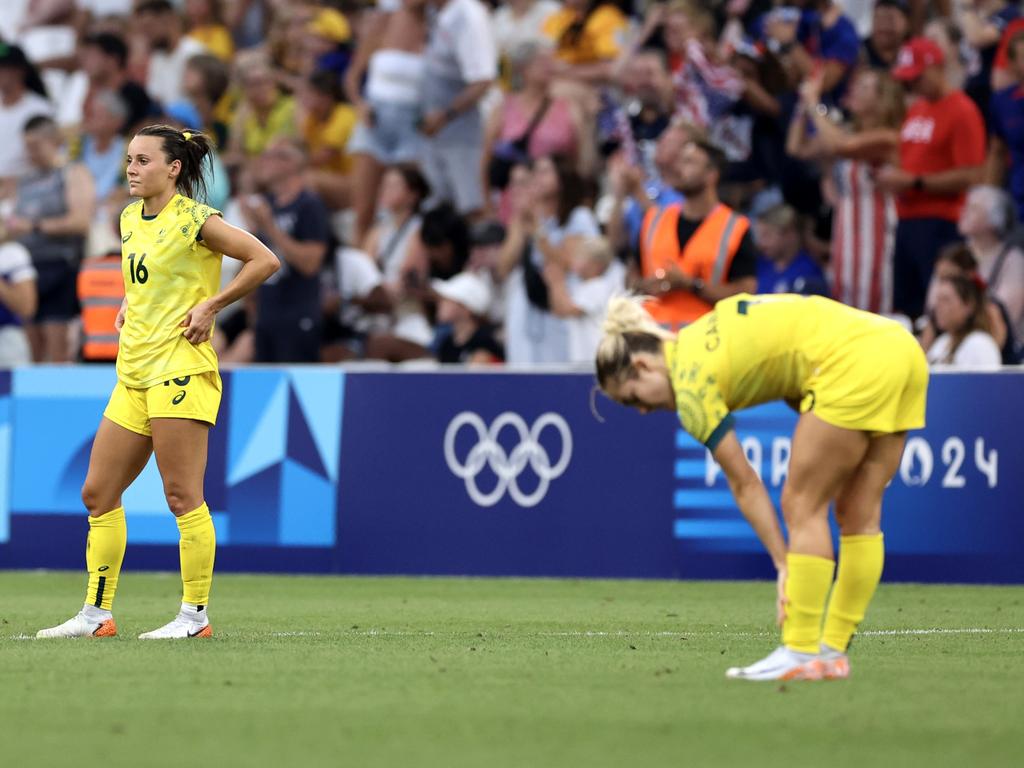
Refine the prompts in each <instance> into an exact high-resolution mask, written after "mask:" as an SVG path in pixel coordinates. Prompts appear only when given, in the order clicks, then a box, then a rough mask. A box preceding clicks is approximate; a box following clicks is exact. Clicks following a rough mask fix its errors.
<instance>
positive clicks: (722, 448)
mask: <svg viewBox="0 0 1024 768" xmlns="http://www.w3.org/2000/svg"><path fill="white" fill-rule="evenodd" d="M597 380H598V384H599V385H600V387H601V389H602V390H604V392H605V393H606V394H607V395H608V396H609V397H611V398H612V399H614V400H616V401H618V402H620V403H622V404H623V405H626V406H630V407H633V408H636V409H637V410H639V411H640V412H641V413H648V412H650V411H653V410H661V409H664V410H673V411H676V412H677V413H678V415H679V419H680V421H681V422H682V425H683V428H684V429H686V431H687V432H689V433H690V434H691V435H693V436H694V437H696V438H697V439H698V440H699V441H700V442H702V443H704V445H706V446H707V447H708V449H709V450H710V451H711V453H712V455H713V456H714V457H715V460H716V461H717V462H718V463H719V464H720V465H721V466H722V469H723V471H724V472H725V475H726V477H727V479H728V481H729V487H730V489H731V490H732V492H733V495H734V496H735V497H736V502H737V504H738V505H739V508H740V511H741V512H742V513H743V516H744V517H746V519H747V520H748V521H749V522H750V524H751V526H753V528H754V530H755V531H756V532H757V535H758V537H759V538H760V539H761V542H762V543H763V544H764V546H765V547H766V548H767V550H768V552H769V553H770V554H771V557H772V560H773V561H774V562H775V567H776V569H777V570H778V573H779V579H778V583H779V602H778V612H779V621H780V623H781V624H782V643H783V644H782V646H781V647H779V648H778V649H776V650H775V652H773V653H772V654H771V655H769V656H768V657H767V658H765V659H762V660H761V661H759V662H757V663H756V664H753V665H751V666H749V667H742V668H732V669H730V670H729V671H728V672H727V673H726V674H727V675H728V676H729V677H733V678H741V679H745V680H779V679H784V680H793V679H818V678H821V677H825V678H841V677H847V676H848V675H849V672H850V665H849V660H848V658H847V656H846V650H847V647H848V646H849V643H850V638H851V637H853V633H854V632H855V631H856V629H857V625H858V624H859V623H860V621H861V620H862V619H863V618H864V613H865V611H866V610H867V606H868V603H869V602H871V598H872V596H873V595H874V592H875V588H876V587H877V586H878V582H879V580H880V579H881V576H882V561H883V546H882V533H881V528H880V523H881V515H882V494H883V492H884V491H885V487H886V485H887V484H888V482H889V481H890V480H891V479H892V477H893V475H894V474H895V473H896V470H897V468H898V467H899V462H900V456H901V454H902V452H903V444H904V442H905V440H906V432H907V430H910V429H918V428H920V427H923V426H924V413H925V395H926V390H927V388H928V366H927V364H926V362H925V358H924V354H923V353H922V352H921V349H920V347H919V346H918V344H917V342H916V341H915V340H914V338H913V337H912V336H911V335H910V334H909V333H907V332H906V331H904V330H903V328H902V327H900V326H899V325H898V324H896V323H894V322H892V321H890V320H886V319H885V318H882V317H880V316H878V315H872V314H869V313H867V312H862V311H860V310H856V309H852V308H850V307H846V306H844V305H842V304H838V303H836V302H834V301H832V300H830V299H825V298H821V297H801V296H792V295H777V296H749V295H746V294H739V295H737V296H733V297H731V298H728V299H725V300H724V301H720V302H718V304H716V305H715V309H714V310H713V311H712V312H710V313H708V314H707V315H705V316H704V317H702V318H700V319H699V320H698V321H697V322H695V323H693V324H692V325H689V326H687V327H685V328H683V329H682V330H681V331H680V332H679V334H678V336H673V335H672V334H670V333H668V332H667V331H664V330H663V329H662V328H661V327H660V326H658V325H657V324H656V323H655V322H654V321H653V319H652V318H651V317H650V315H648V314H647V312H646V311H645V310H644V309H643V308H642V306H641V305H640V304H639V303H638V300H636V299H630V298H616V299H613V300H612V301H611V303H610V304H609V308H608V317H607V320H606V321H605V335H604V337H603V339H602V341H601V345H600V346H599V347H598V350H597ZM771 400H785V401H786V402H788V403H789V404H791V405H792V406H794V407H796V408H798V410H799V412H800V414H801V415H800V419H799V421H798V422H797V426H796V431H795V432H794V433H793V444H792V452H791V454H790V461H789V476H788V477H787V479H786V485H785V487H784V488H783V490H782V513H783V516H784V517H785V520H786V526H787V528H788V529H789V546H788V548H787V545H786V542H785V540H784V539H783V535H782V531H781V530H780V528H779V523H778V519H777V517H776V515H775V509H774V507H773V505H772V503H771V500H770V499H769V498H768V493H767V491H766V490H765V487H764V485H763V484H762V483H761V481H760V479H759V478H758V476H757V475H756V474H755V473H754V470H753V469H752V468H751V466H750V465H749V464H748V463H747V459H746V457H745V455H744V453H743V449H742V448H741V447H740V443H739V440H737V438H736V434H735V432H734V431H733V419H732V416H731V415H730V414H731V412H732V411H735V410H739V409H741V408H747V407H749V406H752V405H757V404H759V403H765V402H768V401H771ZM831 502H834V503H835V514H836V518H837V520H838V522H839V529H840V532H841V537H840V544H839V570H838V575H837V576H836V580H835V586H834V587H833V584H832V577H833V573H834V571H835V560H834V557H833V552H832V538H831V535H830V531H829V526H828V506H829V503H831ZM830 588H831V590H832V596H831V599H829V589H830ZM826 600H828V606H827V608H828V610H827V612H826V610H825V609H826ZM823 614H824V615H825V621H824V627H822V615H823Z"/></svg>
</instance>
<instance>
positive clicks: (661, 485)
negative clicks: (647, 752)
mask: <svg viewBox="0 0 1024 768" xmlns="http://www.w3.org/2000/svg"><path fill="white" fill-rule="evenodd" d="M223 379H224V397H223V401H222V405H221V410H220V415H219V417H218V424H217V426H216V427H215V428H214V429H213V430H212V431H211V433H210V450H209V462H208V470H207V476H206V497H207V501H208V503H209V505H210V508H211V511H212V513H213V516H214V522H215V525H216V527H217V534H218V542H219V545H220V547H219V550H218V555H217V564H218V568H219V569H222V570H250V571H295V572H346V573H388V574H390V573H396V574H400V573H404V574H467V575H525V576H533V575H537V576H539V575H544V576H599V577H669V578H671V577H701V578H746V577H767V576H771V565H770V562H769V560H768V558H767V556H766V555H765V553H764V552H763V551H762V549H761V546H760V543H759V542H758V541H757V539H756V537H755V536H754V534H753V531H752V530H751V529H750V528H749V527H748V526H747V524H746V522H745V521H744V520H743V518H742V516H741V515H740V513H739V511H738V510H737V508H736V505H735V502H734V501H733V499H732V497H731V495H730V493H729V490H728V487H727V484H726V481H725V478H724V477H723V476H722V473H721V471H720V469H719V467H718V466H717V465H716V464H715V462H714V461H713V460H711V458H710V456H709V455H708V453H707V451H706V450H705V449H704V448H703V446H701V445H698V444H697V443H695V442H694V441H693V440H692V439H691V438H690V437H689V436H687V435H686V434H685V433H683V432H682V431H681V430H680V429H679V428H678V425H677V422H676V420H675V418H674V417H673V416H672V415H671V414H667V413H661V414H656V415H651V416H646V417H641V416H639V415H638V414H637V413H636V412H634V411H630V410H627V409H625V408H622V407H620V406H617V405H615V404H613V403H610V402H608V401H607V400H606V399H604V398H602V397H598V398H597V409H598V411H599V412H600V418H598V417H597V416H595V415H594V413H593V412H592V411H591V386H592V381H593V380H592V377H591V376H589V375H587V374H580V373H555V372H552V373H509V372H465V371H451V372H430V373H422V372H416V373H413V372H407V371H406V372H378V373H373V372H366V371H359V372H347V373H345V372H342V371H340V370H339V369H336V368H329V367H300V368H245V369H240V370H237V371H230V372H225V373H224V375H223ZM113 384H114V374H113V371H112V369H110V368H102V367H81V368H80V367H60V368H53V367H51V368H47V367H37V368H22V369H18V370H16V371H15V372H14V373H13V374H9V373H7V372H4V371H0V567H53V568H81V567H82V562H83V558H84V554H83V547H84V538H85V531H86V523H85V519H84V515H85V513H84V510H83V509H82V505H81V500H80V498H79V492H80V487H81V484H82V481H83V480H84V479H85V472H86V469H87V466H88V460H89V452H90V450H91V445H92V440H93V437H94V435H95V432H96V428H97V425H98V424H99V420H100V415H101V413H102V410H103V407H104V405H105V403H106V401H107V397H108V396H109V393H110V390H111V389H112V387H113ZM343 422H344V430H343V429H342V423H343ZM795 424H796V415H795V414H794V413H793V412H791V411H790V410H789V409H788V408H786V407H784V406H781V405H777V404H772V405H767V406H761V407H759V408H754V409H751V410H749V411H745V412H742V413H740V414H737V433H738V436H739V438H740V440H741V443H742V445H743V448H744V450H745V452H746V454H747V457H748V458H749V459H750V461H751V464H752V466H753V467H754V469H755V470H756V471H757V472H758V473H759V475H760V476H761V477H762V479H763V480H764V482H765V485H766V486H767V488H768V491H769V494H770V495H771V497H772V499H773V500H774V502H775V503H776V506H778V502H779V498H780V494H781V489H782V487H783V485H784V483H785V481H786V477H787V472H788V465H789V456H790V453H791V450H792V442H791V436H792V432H793V428H794V426H795ZM1021 424H1024V372H1009V371H1007V372H1003V373H997V374H939V375H935V376H933V378H932V382H931V385H930V388H929V402H928V426H927V428H926V429H924V430H920V431H917V432H914V433H912V434H911V435H910V438H909V440H908V443H907V450H906V451H905V453H904V456H903V458H902V462H901V465H900V469H899V472H898V473H897V475H896V477H895V478H894V480H893V482H892V484H891V486H890V488H889V489H888V491H887V493H886V497H885V501H884V512H883V529H884V530H885V534H886V551H887V560H886V578H887V579H891V580H918V581H964V582H1004V583H1024V558H1020V557H1019V556H1018V555H1017V549H1018V548H1019V546H1020V544H1021V542H1022V541H1024V515H1021V511H1022V509H1024V473H1022V471H1021V469H1022V467H1024V444H1022V442H1021V441H1020V439H1019V436H1018V434H1019V430H1020V425H1021ZM8 481H9V482H8ZM124 499H125V506H126V507H127V515H128V531H129V544H130V546H129V549H128V555H127V558H126V565H127V567H129V568H139V569H145V568H160V569H176V568H177V557H178V555H177V540H178V534H177V527H176V526H175V524H174V520H173V518H172V517H171V515H170V514H169V512H168V511H167V508H166V503H165V501H164V498H163V486H162V481H161V479H160V477H159V473H158V472H157V471H156V467H155V463H154V462H150V465H149V466H147V468H146V469H145V470H144V471H143V473H142V475H141V476H140V477H139V478H138V480H136V482H135V483H134V484H133V486H132V487H131V489H129V491H128V492H126V493H125V496H124Z"/></svg>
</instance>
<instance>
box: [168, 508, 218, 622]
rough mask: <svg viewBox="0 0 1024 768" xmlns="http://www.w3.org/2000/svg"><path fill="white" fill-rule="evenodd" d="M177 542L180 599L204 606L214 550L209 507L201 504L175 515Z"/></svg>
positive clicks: (215, 548)
mask: <svg viewBox="0 0 1024 768" xmlns="http://www.w3.org/2000/svg"><path fill="white" fill-rule="evenodd" d="M177 521H178V530H179V531H180V532H181V541H180V543H179V545H178V549H179V552H180V553H181V584H182V588H183V597H182V602H184V603H192V604H194V605H206V604H207V603H208V602H209V601H210V582H212V581H213V556H214V553H215V552H216V550H217V533H216V531H214V529H213V518H212V517H210V508H209V507H207V506H206V502H203V504H202V506H200V507H198V508H197V509H193V510H192V511H191V512H189V513H187V514H184V515H182V516H181V517H179V518H177Z"/></svg>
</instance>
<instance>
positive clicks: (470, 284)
mask: <svg viewBox="0 0 1024 768" xmlns="http://www.w3.org/2000/svg"><path fill="white" fill-rule="evenodd" d="M431 285H432V286H433V288H434V290H435V291H437V293H438V295H439V296H441V297H442V298H445V299H450V300H451V301H454V302H455V303H457V304H461V305H462V306H464V307H465V308H466V309H468V310H469V311H470V312H472V313H473V314H474V315H486V314H487V310H489V309H490V308H491V286H490V285H489V284H488V283H487V281H486V280H484V279H483V278H482V277H480V276H479V275H476V274H474V273H472V272H460V273H459V274H457V275H456V276H455V277H453V278H451V279H449V280H434V281H433V283H432V284H431Z"/></svg>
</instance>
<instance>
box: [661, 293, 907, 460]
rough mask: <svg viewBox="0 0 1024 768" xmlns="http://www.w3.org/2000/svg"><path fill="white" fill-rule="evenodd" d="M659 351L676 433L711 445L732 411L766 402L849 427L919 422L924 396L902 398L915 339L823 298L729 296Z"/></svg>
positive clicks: (895, 427)
mask: <svg viewBox="0 0 1024 768" xmlns="http://www.w3.org/2000/svg"><path fill="white" fill-rule="evenodd" d="M665 354H666V359H667V362H668V366H669V370H670V372H671V377H672V386H673V390H674V392H675V396H676V407H677V411H678V414H679V418H680V421H681V422H682V425H683V428H684V429H686V431H687V432H689V433H690V434H691V435H693V436H694V437H695V438H697V440H699V441H700V442H702V443H704V444H705V445H707V446H708V447H709V448H714V447H715V446H716V445H717V444H718V441H719V440H721V438H722V437H723V436H724V435H725V434H726V433H727V432H728V431H729V429H730V427H731V426H732V420H731V418H730V413H731V412H732V411H737V410H740V409H743V408H748V407H750V406H753V405H758V404H760V403H767V402H770V401H773V400H785V401H786V402H788V403H790V404H791V405H793V406H794V407H796V406H798V405H799V410H800V411H801V412H804V411H808V410H813V411H814V412H815V414H816V415H818V416H819V417H821V418H822V419H824V420H825V421H827V422H829V423H831V424H834V425H836V426H840V427H844V428H849V429H861V430H866V431H882V432H892V431H902V430H904V429H912V428H916V427H919V426H923V424H924V421H923V419H924V395H923V390H922V391H921V392H920V393H915V396H914V397H912V398H909V399H907V397H906V392H907V389H908V387H910V388H914V387H917V388H920V387H919V385H920V384H921V381H922V371H921V370H919V369H921V368H922V366H923V356H922V355H920V349H919V348H918V346H917V342H916V341H915V340H914V338H913V337H912V336H911V335H910V334H909V333H907V332H906V331H905V330H903V328H902V327H901V326H900V325H899V324H897V323H895V322H893V321H892V320H887V319H886V318H883V317H881V316H879V315H874V314H871V313H869V312H862V311H860V310H857V309H853V308H851V307H848V306H845V305H843V304H839V303H837V302H834V301H832V300H831V299H826V298H823V297H820V296H808V297H804V296H796V295H790V294H777V295H770V296H751V295H748V294H739V295H737V296H733V297H730V298H728V299H725V300H723V301H720V302H718V303H717V304H716V305H715V309H714V311H712V312H709V313H708V314H707V315H705V316H704V317H702V318H700V319H699V320H697V321H696V322H695V323H693V324H692V325H689V326H687V327H685V328H683V329H682V330H681V331H679V334H678V336H677V337H676V339H675V340H674V341H672V342H669V343H668V344H666V350H665ZM919 358H920V359H919ZM923 382H924V385H923V386H926V385H927V371H926V370H925V371H924V373H923ZM918 394H919V395H920V397H917V395H918ZM918 401H919V402H918Z"/></svg>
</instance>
